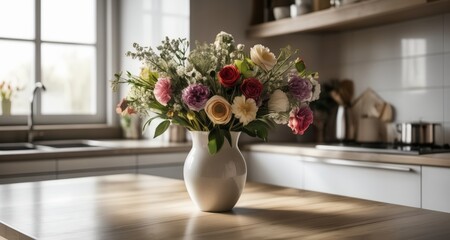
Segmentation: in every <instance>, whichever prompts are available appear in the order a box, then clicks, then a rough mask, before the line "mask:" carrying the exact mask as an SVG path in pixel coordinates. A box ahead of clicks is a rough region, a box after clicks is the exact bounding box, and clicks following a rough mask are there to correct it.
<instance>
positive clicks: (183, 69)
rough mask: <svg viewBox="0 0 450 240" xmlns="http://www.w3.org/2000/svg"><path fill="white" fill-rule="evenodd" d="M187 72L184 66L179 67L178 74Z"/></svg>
mask: <svg viewBox="0 0 450 240" xmlns="http://www.w3.org/2000/svg"><path fill="white" fill-rule="evenodd" d="M185 73H186V69H185V68H184V67H183V66H178V67H177V75H179V76H183V75H184V74H185Z"/></svg>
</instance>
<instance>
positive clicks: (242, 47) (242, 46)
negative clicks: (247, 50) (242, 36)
mask: <svg viewBox="0 0 450 240" xmlns="http://www.w3.org/2000/svg"><path fill="white" fill-rule="evenodd" d="M244 47H245V45H244V44H238V45H237V47H236V48H237V50H238V51H243V50H244Z"/></svg>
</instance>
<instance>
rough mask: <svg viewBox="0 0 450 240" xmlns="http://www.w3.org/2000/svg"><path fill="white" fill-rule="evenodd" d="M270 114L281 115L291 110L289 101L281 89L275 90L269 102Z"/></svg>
mask: <svg viewBox="0 0 450 240" xmlns="http://www.w3.org/2000/svg"><path fill="white" fill-rule="evenodd" d="M268 108H269V112H272V113H273V112H274V113H279V112H286V111H288V110H289V99H288V97H287V95H286V93H284V92H283V91H281V90H280V89H277V90H275V91H274V92H273V93H272V94H271V95H270V99H269V102H268Z"/></svg>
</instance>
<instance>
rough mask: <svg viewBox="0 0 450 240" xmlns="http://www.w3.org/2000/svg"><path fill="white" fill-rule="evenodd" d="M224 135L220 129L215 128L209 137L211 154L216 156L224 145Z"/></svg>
mask: <svg viewBox="0 0 450 240" xmlns="http://www.w3.org/2000/svg"><path fill="white" fill-rule="evenodd" d="M223 140H224V135H223V134H222V132H221V131H220V129H218V128H213V129H212V130H211V132H209V135H208V151H209V154H211V155H214V154H216V153H217V152H218V151H219V150H220V149H221V148H222V145H223Z"/></svg>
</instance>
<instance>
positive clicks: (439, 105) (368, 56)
mask: <svg viewBox="0 0 450 240" xmlns="http://www.w3.org/2000/svg"><path fill="white" fill-rule="evenodd" d="M322 49H323V52H322V53H321V55H322V56H327V58H326V59H327V60H326V61H323V62H322V64H321V66H320V71H321V73H322V75H321V76H326V77H331V76H334V77H339V78H350V79H352V80H354V82H355V87H356V96H358V95H359V94H360V93H361V92H362V91H364V90H365V89H366V88H368V87H371V88H372V89H374V90H375V91H376V92H377V93H379V95H380V96H381V97H382V98H383V99H385V100H386V101H388V102H390V103H392V104H393V105H394V107H395V110H396V122H404V121H419V120H423V121H429V122H437V123H441V124H443V126H444V128H441V129H439V132H437V134H438V135H440V136H438V141H439V142H442V141H443V142H445V143H449V142H450V14H445V15H436V16H432V17H427V18H422V19H416V20H411V21H406V22H401V23H395V24H390V25H384V26H378V27H373V28H366V29H361V30H353V31H346V32H342V33H339V34H333V35H326V36H323V39H322ZM443 129H445V133H444V130H443Z"/></svg>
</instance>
